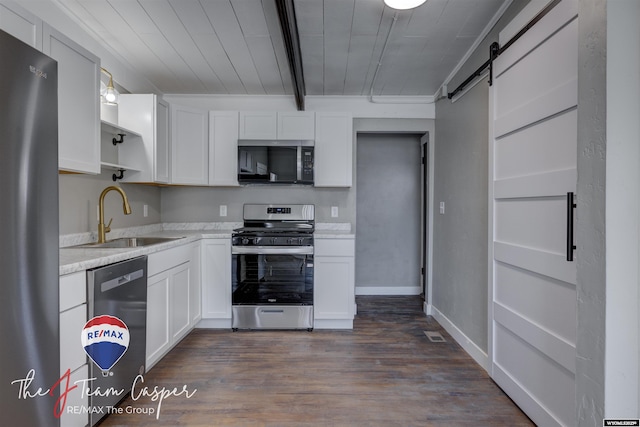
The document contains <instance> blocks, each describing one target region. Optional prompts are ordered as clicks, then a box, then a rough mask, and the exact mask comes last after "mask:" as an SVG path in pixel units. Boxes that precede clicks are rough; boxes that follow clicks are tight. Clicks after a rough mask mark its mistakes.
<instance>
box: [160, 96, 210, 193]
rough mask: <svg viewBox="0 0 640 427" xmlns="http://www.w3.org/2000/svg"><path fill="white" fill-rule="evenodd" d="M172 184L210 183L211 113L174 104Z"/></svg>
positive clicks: (172, 120)
mask: <svg viewBox="0 0 640 427" xmlns="http://www.w3.org/2000/svg"><path fill="white" fill-rule="evenodd" d="M170 108H171V183H173V184H195V185H207V184H208V183H209V177H208V174H209V167H208V162H209V137H208V133H209V125H208V121H209V114H208V112H207V111H202V110H199V109H196V108H190V107H183V106H181V105H173V104H171V107H170Z"/></svg>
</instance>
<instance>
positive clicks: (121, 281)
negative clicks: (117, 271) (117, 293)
mask: <svg viewBox="0 0 640 427" xmlns="http://www.w3.org/2000/svg"><path fill="white" fill-rule="evenodd" d="M142 276H144V269H142V268H141V269H139V270H136V271H134V272H131V273H127V274H123V275H122V276H120V277H116V278H115V279H111V280H107V281H106V282H102V283H101V284H100V292H107V291H110V290H112V289H115V288H117V287H119V286H122V285H126V284H127V283H130V282H133V281H134V280H137V279H139V278H141V277H142Z"/></svg>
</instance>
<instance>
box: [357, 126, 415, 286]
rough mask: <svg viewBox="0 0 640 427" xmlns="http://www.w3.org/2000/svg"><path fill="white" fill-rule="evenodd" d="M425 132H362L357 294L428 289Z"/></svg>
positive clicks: (358, 209) (359, 159)
mask: <svg viewBox="0 0 640 427" xmlns="http://www.w3.org/2000/svg"><path fill="white" fill-rule="evenodd" d="M422 136H423V134H411V133H359V134H358V143H357V148H356V188H357V194H356V224H357V227H356V268H355V273H356V295H420V294H422V293H423V289H424V288H423V286H424V285H423V279H422V277H423V275H422V268H423V237H425V233H424V232H422V229H423V225H422V222H423V214H422V209H423V200H422V192H423V190H422V185H423V183H422V141H421V137H422Z"/></svg>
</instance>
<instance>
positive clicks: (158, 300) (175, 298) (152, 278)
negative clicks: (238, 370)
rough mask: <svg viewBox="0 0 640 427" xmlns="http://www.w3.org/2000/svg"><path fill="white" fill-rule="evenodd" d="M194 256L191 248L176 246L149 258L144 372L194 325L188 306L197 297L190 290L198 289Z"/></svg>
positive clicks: (191, 246) (189, 246)
mask: <svg viewBox="0 0 640 427" xmlns="http://www.w3.org/2000/svg"><path fill="white" fill-rule="evenodd" d="M196 245H197V244H196ZM193 256H194V245H184V246H178V247H175V248H172V249H167V250H165V251H161V252H156V253H153V254H150V255H149V258H148V278H147V352H146V365H147V370H149V369H151V367H152V366H153V365H155V364H156V363H157V362H158V361H159V360H160V359H161V358H162V357H163V356H164V355H165V354H166V353H167V352H168V351H169V350H170V349H171V348H172V347H173V346H175V345H176V344H177V343H178V342H179V341H180V340H181V339H182V338H183V337H184V336H185V335H187V333H188V332H189V331H190V330H191V329H192V328H193V326H194V320H193V319H194V317H193V316H192V315H191V305H192V299H194V298H196V295H197V294H198V293H197V292H196V291H194V289H193V288H197V287H198V284H197V281H196V280H194V278H195V277H198V275H197V272H195V270H194V266H193V263H192V257H193ZM197 262H198V261H197V260H196V263H197Z"/></svg>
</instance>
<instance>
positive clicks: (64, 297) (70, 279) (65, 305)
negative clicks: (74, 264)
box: [60, 271, 87, 312]
mask: <svg viewBox="0 0 640 427" xmlns="http://www.w3.org/2000/svg"><path fill="white" fill-rule="evenodd" d="M86 302H87V273H86V272H85V271H79V272H77V273H73V274H67V275H66V276H61V277H60V311H61V312H63V311H65V310H68V309H70V308H71V307H75V306H76V305H79V304H84V303H86Z"/></svg>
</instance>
